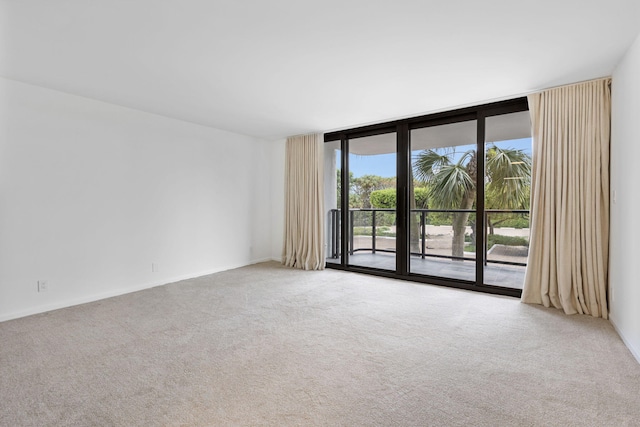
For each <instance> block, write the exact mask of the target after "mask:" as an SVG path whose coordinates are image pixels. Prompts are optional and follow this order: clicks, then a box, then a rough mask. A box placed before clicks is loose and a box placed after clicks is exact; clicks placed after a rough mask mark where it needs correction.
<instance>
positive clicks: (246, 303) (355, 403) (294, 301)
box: [0, 263, 640, 427]
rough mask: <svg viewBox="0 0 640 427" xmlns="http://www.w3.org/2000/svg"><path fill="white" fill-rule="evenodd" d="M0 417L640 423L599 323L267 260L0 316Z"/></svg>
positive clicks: (618, 353)
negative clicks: (95, 299) (52, 308)
mask: <svg viewBox="0 0 640 427" xmlns="http://www.w3.org/2000/svg"><path fill="white" fill-rule="evenodd" d="M0 424H1V425H3V426H11V427H13V426H66V425H77V426H94V425H95V426H160V425H162V426H165V425H166V426H180V425H195V426H209V425H213V426H217V425H221V426H227V425H274V426H281V425H304V426H306V425H331V426H335V425H345V426H376V425H377V426H457V425H472V426H549V425H559V426H590V425H592V426H623V425H640V365H639V364H638V363H637V362H636V361H635V359H633V357H632V356H631V354H630V353H629V351H628V350H627V349H626V347H625V346H624V345H623V343H622V342H621V340H620V339H619V337H618V336H617V335H616V333H615V332H614V330H613V328H612V327H611V325H610V323H609V322H607V321H604V320H601V319H594V318H591V317H588V316H565V315H563V314H562V313H560V312H559V311H557V310H553V309H544V308H541V307H533V306H527V305H524V304H521V303H520V302H519V301H518V300H516V299H512V298H507V297H497V296H492V295H484V294H478V293H473V292H464V291H458V290H452V289H446V288H440V287H433V286H428V285H418V284H412V283H408V282H400V281H393V280H387V279H381V278H376V277H370V276H363V275H357V274H353V273H344V272H339V271H332V270H328V271H324V272H303V271H298V270H290V269H285V268H283V267H280V266H279V265H278V264H276V263H265V264H259V265H255V266H250V267H245V268H240V269H237V270H232V271H227V272H224V273H218V274H215V275H211V276H206V277H202V278H198V279H193V280H187V281H183V282H179V283H173V284H170V285H167V286H162V287H158V288H154V289H150V290H146V291H142V292H137V293H133V294H129V295H125V296H121V297H117V298H111V299H108V300H103V301H100V302H96V303H91V304H85V305H82V306H77V307H72V308H68V309H63V310H57V311H54V312H50V313H46V314H42V315H36V316H31V317H27V318H23V319H18V320H13V321H8V322H4V323H0Z"/></svg>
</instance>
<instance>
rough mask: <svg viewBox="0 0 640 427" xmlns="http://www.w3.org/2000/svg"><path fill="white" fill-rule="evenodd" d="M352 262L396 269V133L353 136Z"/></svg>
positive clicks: (372, 266) (350, 239) (350, 246)
mask: <svg viewBox="0 0 640 427" xmlns="http://www.w3.org/2000/svg"><path fill="white" fill-rule="evenodd" d="M348 164H349V176H348V178H349V225H350V226H349V233H350V236H349V256H348V264H349V265H352V266H359V267H371V268H377V269H380V270H388V271H395V270H396V241H397V240H396V232H397V227H396V203H395V198H396V175H397V174H396V165H397V154H396V134H395V133H384V134H380V135H375V136H367V137H361V138H353V139H349V162H348Z"/></svg>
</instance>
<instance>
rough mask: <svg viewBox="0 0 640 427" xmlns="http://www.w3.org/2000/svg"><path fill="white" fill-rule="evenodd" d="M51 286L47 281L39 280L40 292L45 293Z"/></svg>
mask: <svg viewBox="0 0 640 427" xmlns="http://www.w3.org/2000/svg"><path fill="white" fill-rule="evenodd" d="M48 287H49V284H48V283H47V281H46V280H38V292H44V291H46V290H47V289H48Z"/></svg>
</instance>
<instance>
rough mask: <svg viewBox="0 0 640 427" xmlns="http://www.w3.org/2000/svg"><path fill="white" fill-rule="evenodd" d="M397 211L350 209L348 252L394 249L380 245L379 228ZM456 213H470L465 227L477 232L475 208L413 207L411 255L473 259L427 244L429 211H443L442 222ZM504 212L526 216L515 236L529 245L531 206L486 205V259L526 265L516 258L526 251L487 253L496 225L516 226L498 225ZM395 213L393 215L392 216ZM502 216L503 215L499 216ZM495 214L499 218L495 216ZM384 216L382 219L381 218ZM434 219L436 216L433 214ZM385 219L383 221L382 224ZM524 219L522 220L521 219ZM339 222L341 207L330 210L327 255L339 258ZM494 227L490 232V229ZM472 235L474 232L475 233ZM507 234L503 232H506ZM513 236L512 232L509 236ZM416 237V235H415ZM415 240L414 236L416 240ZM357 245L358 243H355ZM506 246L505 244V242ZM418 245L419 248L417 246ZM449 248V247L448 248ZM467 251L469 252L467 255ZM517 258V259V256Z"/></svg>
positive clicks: (433, 212) (436, 212)
mask: <svg viewBox="0 0 640 427" xmlns="http://www.w3.org/2000/svg"><path fill="white" fill-rule="evenodd" d="M395 213H396V210H395V209H350V210H349V254H350V255H353V254H354V253H356V252H359V251H368V252H370V253H373V254H375V253H376V252H390V253H395V252H396V250H395V246H393V247H391V248H390V247H388V246H387V247H384V248H381V247H378V243H377V241H378V239H379V238H380V237H381V236H380V231H379V228H381V227H385V226H386V227H388V228H393V226H391V227H389V226H388V224H389V222H390V221H391V222H393V223H394V224H395ZM456 213H467V214H469V218H470V219H469V221H468V223H467V224H465V229H467V228H470V229H471V230H472V233H476V232H477V228H476V224H475V210H463V209H411V214H412V221H410V222H409V223H410V224H411V228H412V229H414V230H415V231H417V232H418V239H417V240H418V245H415V244H413V245H412V248H411V249H412V250H411V252H410V253H411V255H412V256H414V257H420V258H422V259H425V258H427V257H433V258H448V259H452V260H453V259H456V260H470V261H474V260H475V257H474V256H471V253H470V252H466V251H465V252H464V253H465V255H464V256H462V257H460V256H453V255H451V254H442V253H440V254H439V253H434V251H430V250H429V248H428V246H427V242H428V241H429V239H430V236H429V235H428V234H427V228H428V227H429V226H432V227H433V226H434V225H433V224H431V222H433V221H430V220H429V215H430V214H440V217H441V218H439V220H440V222H441V223H442V222H443V221H442V219H443V218H442V217H446V216H447V215H451V216H453V214H456ZM505 215H509V216H510V218H507V219H511V220H513V219H514V218H518V217H521V218H524V219H525V220H526V221H525V222H526V225H527V226H526V227H523V228H524V230H522V231H520V232H519V233H518V234H519V235H520V237H516V240H518V241H526V246H528V232H527V231H526V230H528V215H529V211H528V210H523V209H518V210H511V209H487V210H485V215H484V227H482V229H481V231H482V232H483V233H484V237H485V238H484V248H483V250H484V260H485V263H495V264H507V265H517V266H526V262H522V261H520V260H517V259H518V258H520V259H522V258H524V259H525V260H526V254H524V255H520V256H519V257H518V256H516V257H509V256H505V257H502V259H497V258H499V257H490V256H488V255H490V253H489V252H490V251H491V250H492V249H494V248H493V246H494V245H492V247H488V244H487V242H488V241H489V238H488V237H489V236H490V235H493V236H495V234H492V233H491V232H492V231H493V230H494V229H495V230H498V231H503V232H504V230H514V228H512V227H509V228H505V229H503V228H500V227H496V226H499V225H500V224H501V223H502V222H503V221H505ZM392 217H393V219H391V218H392ZM499 217H502V218H499ZM496 218H498V219H497V220H496ZM381 219H382V221H381ZM431 219H434V218H433V217H432V218H431ZM381 222H382V223H384V225H383V224H381ZM448 222H449V224H447V220H445V221H444V224H440V226H441V227H452V225H451V221H448ZM521 222H522V221H521ZM340 223H341V216H340V210H339V209H332V210H331V211H330V212H329V228H330V230H329V231H330V232H329V236H330V238H329V253H328V258H333V259H339V258H340V254H341V244H340ZM356 227H361V228H362V229H364V230H366V231H368V230H367V229H368V228H370V234H369V233H368V232H365V233H364V234H358V235H356V234H357V233H355V228H356ZM385 230H386V228H385ZM490 231H491V232H490ZM385 234H387V235H389V234H391V236H392V237H391V238H393V239H394V240H395V236H394V235H393V233H388V232H387V233H385ZM472 235H473V234H472ZM524 235H526V238H525V237H524ZM498 236H501V235H500V234H498ZM356 237H358V239H359V242H358V245H356V244H355V238H356ZM367 237H370V244H369V245H366V244H364V246H363V238H364V239H365V240H366V238H367ZM470 237H471V236H466V238H467V239H470ZM503 237H504V236H503ZM507 237H510V236H507ZM414 239H415V237H414ZM414 242H415V240H414ZM467 243H468V244H469V246H474V245H472V243H473V242H467ZM356 246H357V247H356ZM502 246H505V245H502ZM416 249H418V250H416ZM474 249H475V250H477V248H475V247H474ZM449 251H450V249H449ZM527 251H528V248H526V250H525V252H527ZM467 254H468V255H467ZM510 258H511V259H510ZM514 259H516V260H514Z"/></svg>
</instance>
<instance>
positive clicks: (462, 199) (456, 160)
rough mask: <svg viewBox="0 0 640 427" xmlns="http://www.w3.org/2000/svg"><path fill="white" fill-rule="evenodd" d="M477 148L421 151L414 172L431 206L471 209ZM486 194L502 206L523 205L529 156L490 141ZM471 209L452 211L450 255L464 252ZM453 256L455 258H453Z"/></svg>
mask: <svg viewBox="0 0 640 427" xmlns="http://www.w3.org/2000/svg"><path fill="white" fill-rule="evenodd" d="M477 160H478V159H477V152H476V151H475V150H468V151H465V152H464V153H459V152H456V151H455V150H453V149H450V148H445V149H443V148H437V149H429V150H425V151H422V152H421V153H420V154H418V156H417V157H416V160H415V163H414V165H413V172H414V174H415V176H416V178H417V179H419V180H421V181H422V182H424V183H425V184H427V187H428V189H429V198H430V202H431V205H432V206H431V207H432V208H434V209H460V210H470V209H472V208H473V205H474V202H475V199H476V177H477V167H478V161H477ZM485 170H486V177H485V182H486V183H487V185H486V187H485V189H486V190H485V191H486V195H487V196H490V197H491V199H492V200H493V201H494V203H495V204H497V205H498V206H499V207H501V208H503V209H516V208H526V206H524V204H525V203H526V202H527V201H528V189H529V183H530V180H531V157H529V155H528V154H526V153H525V152H524V151H522V150H516V149H511V148H500V147H498V146H496V145H492V146H491V147H489V148H488V150H487V158H486V167H485ZM469 214H470V212H455V213H453V221H452V228H453V238H452V242H451V243H452V249H451V255H452V256H453V257H456V258H462V257H463V256H464V234H465V229H466V225H467V221H468V220H469ZM456 258H454V259H456Z"/></svg>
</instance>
